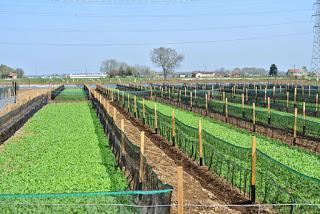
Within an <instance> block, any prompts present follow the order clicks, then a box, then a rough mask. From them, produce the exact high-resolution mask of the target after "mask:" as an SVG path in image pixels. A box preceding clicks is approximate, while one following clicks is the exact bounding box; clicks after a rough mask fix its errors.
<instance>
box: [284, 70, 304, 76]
mask: <svg viewBox="0 0 320 214" xmlns="http://www.w3.org/2000/svg"><path fill="white" fill-rule="evenodd" d="M287 75H288V76H293V77H303V76H306V75H307V72H306V71H305V70H304V69H302V68H290V69H289V70H288V72H287Z"/></svg>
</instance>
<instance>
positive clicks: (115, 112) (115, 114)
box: [113, 106, 117, 122]
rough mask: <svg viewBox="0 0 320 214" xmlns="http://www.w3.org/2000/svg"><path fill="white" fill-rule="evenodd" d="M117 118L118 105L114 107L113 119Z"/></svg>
mask: <svg viewBox="0 0 320 214" xmlns="http://www.w3.org/2000/svg"><path fill="white" fill-rule="evenodd" d="M116 119H117V111H116V107H115V106H114V107H113V121H114V122H116Z"/></svg>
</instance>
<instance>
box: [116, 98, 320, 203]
mask: <svg viewBox="0 0 320 214" xmlns="http://www.w3.org/2000/svg"><path fill="white" fill-rule="evenodd" d="M121 93H122V92H121ZM121 93H120V94H121ZM131 93H132V92H131ZM124 95H125V98H124V99H123V100H122V99H121V96H122V95H121V96H120V103H122V102H123V101H124V102H125V108H128V104H127V103H128V102H127V101H126V100H127V97H128V95H127V94H124ZM129 96H130V97H131V98H130V97H129V100H130V104H129V107H130V108H129V109H132V108H133V106H134V104H133V102H134V101H133V100H134V99H133V96H134V94H132V95H129ZM114 97H117V96H116V92H115V93H114ZM137 100H138V104H137V105H138V106H139V105H140V106H139V107H138V112H139V111H141V109H143V108H142V107H141V102H142V101H141V98H137ZM154 104H155V102H153V101H145V109H146V111H145V112H146V113H145V115H149V116H145V117H146V121H147V122H148V121H150V122H148V123H149V125H150V126H151V127H154V124H153V123H154V118H153V119H152V114H153V112H154V110H153V108H154ZM156 104H157V112H158V114H159V115H162V116H159V115H158V117H159V118H158V121H159V122H158V123H159V125H158V126H159V129H160V131H162V130H163V131H162V133H166V132H170V126H171V125H170V124H171V119H170V118H171V114H172V110H173V108H172V107H170V106H167V105H164V104H161V103H156ZM148 108H149V109H150V110H149V111H148V110H147V109H148ZM130 111H132V110H130ZM174 111H175V118H176V120H177V121H176V125H177V126H178V124H180V128H179V129H178V130H179V131H178V130H177V137H176V138H177V141H178V142H177V143H178V144H179V147H180V148H181V149H182V150H183V151H185V152H186V153H187V154H188V155H189V156H192V157H194V158H199V154H198V155H197V150H198V147H197V142H196V139H197V137H196V136H197V123H198V121H199V119H201V120H202V123H203V129H204V133H205V134H204V139H205V140H204V141H205V144H206V145H207V146H205V147H204V153H205V154H204V162H205V163H206V165H207V166H210V167H212V170H213V171H215V172H216V173H217V174H219V175H221V176H222V177H224V178H226V179H227V180H229V181H230V182H231V183H232V184H234V185H236V186H237V187H239V188H240V189H243V188H245V189H246V191H247V192H248V188H249V183H248V179H249V177H250V173H248V171H250V155H251V153H250V145H251V135H250V133H249V132H245V131H243V130H240V129H236V128H232V127H230V126H228V125H226V124H223V123H221V122H219V121H215V120H211V119H208V118H201V117H200V116H198V115H195V114H193V113H192V112H188V111H183V110H180V109H176V108H174ZM138 115H143V114H142V113H141V112H140V113H138ZM140 117H141V116H140ZM150 118H151V119H150ZM166 118H167V119H166ZM161 124H162V125H161ZM165 124H166V125H165ZM181 124H184V125H181ZM186 124H188V125H186ZM168 130H169V131H168ZM178 133H179V134H178ZM164 135H165V136H168V135H170V133H169V134H164ZM169 139H170V137H169ZM179 139H180V140H179ZM181 139H182V140H181ZM257 142H258V158H257V167H258V171H259V173H258V175H257V191H258V198H259V200H260V201H263V202H269V203H270V202H271V203H273V202H274V203H288V202H289V203H299V202H300V203H301V202H305V201H308V202H312V203H319V200H320V198H319V195H318V189H319V185H320V181H319V177H320V174H319V170H318V169H317V166H318V164H319V161H320V159H319V156H318V155H316V154H313V153H310V152H307V151H304V150H302V149H297V148H291V147H288V146H286V145H283V144H281V143H280V142H277V141H272V140H269V139H266V138H264V137H262V136H258V137H257ZM231 175H232V176H231ZM230 176H231V178H230ZM266 195H268V197H267V196H266Z"/></svg>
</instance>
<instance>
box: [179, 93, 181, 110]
mask: <svg viewBox="0 0 320 214" xmlns="http://www.w3.org/2000/svg"><path fill="white" fill-rule="evenodd" d="M180 106H181V90H180V89H179V107H180Z"/></svg>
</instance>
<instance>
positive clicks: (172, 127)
mask: <svg viewBox="0 0 320 214" xmlns="http://www.w3.org/2000/svg"><path fill="white" fill-rule="evenodd" d="M171 123H172V125H171V129H172V130H171V132H172V145H173V146H175V137H176V129H175V120H174V110H172V118H171Z"/></svg>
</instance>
